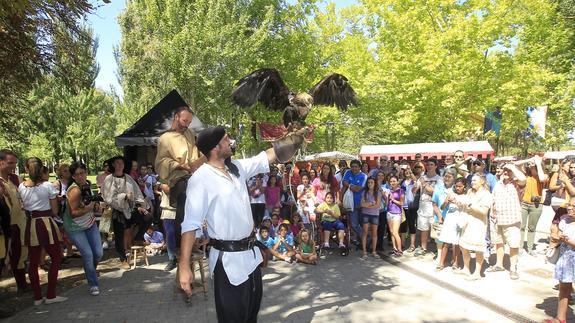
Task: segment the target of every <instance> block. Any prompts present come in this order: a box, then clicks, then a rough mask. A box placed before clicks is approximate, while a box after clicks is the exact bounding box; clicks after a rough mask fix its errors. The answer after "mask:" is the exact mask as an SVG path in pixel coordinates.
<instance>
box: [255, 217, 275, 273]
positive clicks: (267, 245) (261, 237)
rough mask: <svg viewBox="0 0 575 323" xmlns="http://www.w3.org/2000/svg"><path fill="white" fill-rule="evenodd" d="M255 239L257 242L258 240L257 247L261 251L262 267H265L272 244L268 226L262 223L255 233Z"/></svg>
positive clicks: (272, 239)
mask: <svg viewBox="0 0 575 323" xmlns="http://www.w3.org/2000/svg"><path fill="white" fill-rule="evenodd" d="M257 239H258V242H260V244H259V247H260V251H261V252H262V258H263V259H264V263H263V265H262V267H267V265H268V259H269V257H270V255H271V252H270V249H271V248H273V246H274V238H272V237H270V231H269V228H268V227H266V226H264V225H262V226H261V227H260V231H259V233H258V235H257Z"/></svg>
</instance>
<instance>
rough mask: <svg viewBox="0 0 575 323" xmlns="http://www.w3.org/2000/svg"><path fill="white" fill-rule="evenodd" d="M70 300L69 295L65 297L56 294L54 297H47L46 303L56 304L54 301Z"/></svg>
mask: <svg viewBox="0 0 575 323" xmlns="http://www.w3.org/2000/svg"><path fill="white" fill-rule="evenodd" d="M67 300H68V297H63V296H56V297H54V298H46V300H45V301H44V303H46V304H54V303H60V302H65V301H67Z"/></svg>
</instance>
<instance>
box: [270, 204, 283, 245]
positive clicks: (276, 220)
mask: <svg viewBox="0 0 575 323" xmlns="http://www.w3.org/2000/svg"><path fill="white" fill-rule="evenodd" d="M271 219H272V223H271V226H270V227H269V228H270V235H271V236H272V237H274V238H275V237H276V236H277V233H278V231H279V228H280V224H281V223H282V221H280V220H281V219H280V212H279V209H278V210H277V212H273V213H272V218H271Z"/></svg>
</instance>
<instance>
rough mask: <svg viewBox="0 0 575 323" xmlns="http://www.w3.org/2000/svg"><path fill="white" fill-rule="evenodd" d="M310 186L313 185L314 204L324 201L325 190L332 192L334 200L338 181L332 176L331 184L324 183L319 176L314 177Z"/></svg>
mask: <svg viewBox="0 0 575 323" xmlns="http://www.w3.org/2000/svg"><path fill="white" fill-rule="evenodd" d="M311 186H313V188H314V189H315V203H316V204H321V203H323V202H324V199H325V194H327V192H332V193H333V199H334V200H335V194H336V192H337V190H338V189H339V183H338V181H337V179H335V176H334V177H332V180H331V184H326V183H324V182H322V181H321V180H320V178H319V177H316V178H315V179H314V180H313V182H312V183H311Z"/></svg>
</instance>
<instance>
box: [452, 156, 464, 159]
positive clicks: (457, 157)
mask: <svg viewBox="0 0 575 323" xmlns="http://www.w3.org/2000/svg"><path fill="white" fill-rule="evenodd" d="M453 158H455V159H463V156H453Z"/></svg>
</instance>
